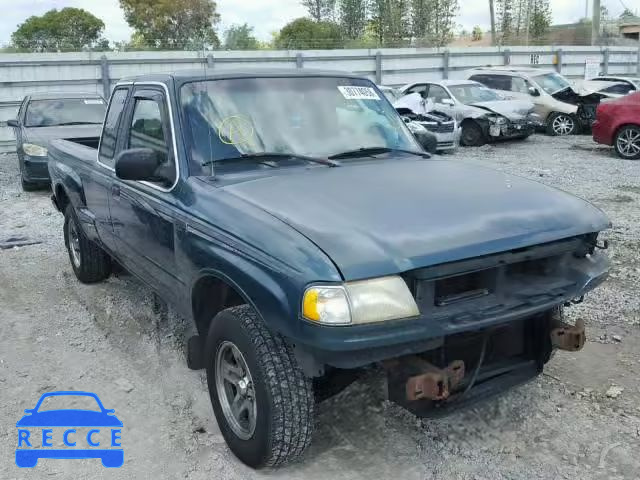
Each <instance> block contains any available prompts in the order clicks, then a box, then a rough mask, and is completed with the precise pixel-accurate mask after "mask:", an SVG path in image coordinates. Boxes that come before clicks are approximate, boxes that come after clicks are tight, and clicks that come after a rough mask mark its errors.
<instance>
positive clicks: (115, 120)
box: [98, 88, 129, 168]
mask: <svg viewBox="0 0 640 480" xmlns="http://www.w3.org/2000/svg"><path fill="white" fill-rule="evenodd" d="M128 94H129V89H128V88H118V89H117V90H116V91H114V92H113V95H112V96H111V103H110V104H109V110H108V111H107V118H106V120H105V123H104V128H103V129H102V140H101V141H100V151H99V152H98V158H99V159H100V163H102V164H104V165H106V166H107V167H110V168H114V166H115V158H114V156H115V153H116V143H117V133H118V125H120V117H121V116H122V112H123V110H124V104H125V100H126V99H127V95H128Z"/></svg>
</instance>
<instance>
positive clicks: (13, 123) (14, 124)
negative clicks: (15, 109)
mask: <svg viewBox="0 0 640 480" xmlns="http://www.w3.org/2000/svg"><path fill="white" fill-rule="evenodd" d="M7 127H13V128H20V124H19V123H18V120H14V119H11V120H7Z"/></svg>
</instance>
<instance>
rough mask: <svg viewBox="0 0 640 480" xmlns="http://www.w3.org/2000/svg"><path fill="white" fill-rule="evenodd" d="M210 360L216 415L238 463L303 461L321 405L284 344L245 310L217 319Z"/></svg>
mask: <svg viewBox="0 0 640 480" xmlns="http://www.w3.org/2000/svg"><path fill="white" fill-rule="evenodd" d="M206 356H207V360H206V362H207V366H206V368H207V383H208V386H209V395H210V396H211V403H212V405H213V410H214V413H215V415H216V419H217V420H218V425H219V426H220V431H221V432H222V435H223V437H224V438H225V440H226V442H227V445H228V446H229V448H230V449H231V451H232V452H233V453H234V454H235V455H236V457H238V458H239V459H240V460H241V461H242V462H244V463H245V464H247V465H249V466H250V467H253V468H263V467H273V466H279V465H283V464H286V463H288V462H291V461H293V460H295V459H297V458H298V457H300V456H301V455H302V454H303V453H304V451H305V450H306V448H307V447H308V446H309V444H310V443H311V435H312V432H313V422H314V408H315V399H314V394H313V386H312V382H311V380H310V379H309V378H306V377H305V376H304V374H303V372H302V370H301V369H300V367H299V366H298V363H297V361H296V358H295V355H294V353H293V350H292V348H291V347H290V346H289V345H288V344H287V343H286V342H285V341H284V339H283V338H282V337H281V336H280V335H278V334H274V333H272V332H270V331H269V330H268V329H267V327H266V326H265V325H264V323H263V321H262V319H260V317H259V316H258V315H257V314H256V312H255V311H254V310H253V309H252V308H251V307H249V306H248V305H241V306H238V307H232V308H228V309H226V310H223V311H222V312H220V313H219V314H218V315H216V317H215V318H214V319H213V321H212V322H211V326H210V328H209V333H208V335H207V342H206Z"/></svg>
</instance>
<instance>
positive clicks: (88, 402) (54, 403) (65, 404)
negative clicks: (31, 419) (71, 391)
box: [38, 395, 102, 412]
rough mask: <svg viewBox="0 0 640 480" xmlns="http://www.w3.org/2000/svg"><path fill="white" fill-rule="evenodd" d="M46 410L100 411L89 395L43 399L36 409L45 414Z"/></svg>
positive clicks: (56, 396)
mask: <svg viewBox="0 0 640 480" xmlns="http://www.w3.org/2000/svg"><path fill="white" fill-rule="evenodd" d="M48 410H91V411H93V412H100V411H102V410H101V409H100V406H99V405H98V402H97V401H96V399H95V398H94V397H91V396H89V395H51V396H49V397H45V398H44V399H43V400H42V403H41V404H40V407H38V412H46V411H48Z"/></svg>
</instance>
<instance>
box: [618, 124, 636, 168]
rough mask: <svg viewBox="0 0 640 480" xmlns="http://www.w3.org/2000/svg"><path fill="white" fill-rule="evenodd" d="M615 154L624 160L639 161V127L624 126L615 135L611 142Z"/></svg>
mask: <svg viewBox="0 0 640 480" xmlns="http://www.w3.org/2000/svg"><path fill="white" fill-rule="evenodd" d="M613 145H614V146H615V149H616V153H617V154H618V156H619V157H620V158H624V159H626V160H638V159H640V125H626V126H624V127H622V128H621V129H620V130H618V132H617V133H616V137H615V139H614V141H613Z"/></svg>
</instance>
